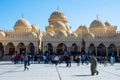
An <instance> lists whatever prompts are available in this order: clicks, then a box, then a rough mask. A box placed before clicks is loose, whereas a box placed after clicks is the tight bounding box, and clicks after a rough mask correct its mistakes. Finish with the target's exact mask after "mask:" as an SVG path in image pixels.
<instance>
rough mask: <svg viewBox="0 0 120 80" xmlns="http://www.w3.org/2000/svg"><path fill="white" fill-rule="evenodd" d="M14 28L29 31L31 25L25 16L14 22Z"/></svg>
mask: <svg viewBox="0 0 120 80" xmlns="http://www.w3.org/2000/svg"><path fill="white" fill-rule="evenodd" d="M14 29H15V30H17V31H30V30H31V29H32V27H31V25H30V23H29V22H28V21H27V20H26V19H25V18H21V19H19V20H18V21H17V22H16V23H15V25H14Z"/></svg>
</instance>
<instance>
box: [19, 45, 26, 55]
mask: <svg viewBox="0 0 120 80" xmlns="http://www.w3.org/2000/svg"><path fill="white" fill-rule="evenodd" d="M17 50H18V52H17V54H23V55H24V54H26V47H25V45H24V44H23V43H19V44H18V46H17Z"/></svg>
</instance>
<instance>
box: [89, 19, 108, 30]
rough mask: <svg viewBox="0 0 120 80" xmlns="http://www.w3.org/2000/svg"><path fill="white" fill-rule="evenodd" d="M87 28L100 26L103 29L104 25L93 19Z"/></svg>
mask: <svg viewBox="0 0 120 80" xmlns="http://www.w3.org/2000/svg"><path fill="white" fill-rule="evenodd" d="M89 28H102V29H105V28H106V27H105V25H104V24H103V23H102V22H101V21H99V20H94V21H93V22H92V23H91V24H90V27H89Z"/></svg>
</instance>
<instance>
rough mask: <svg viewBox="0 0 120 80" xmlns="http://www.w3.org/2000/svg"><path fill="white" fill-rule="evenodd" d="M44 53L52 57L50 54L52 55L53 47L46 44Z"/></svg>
mask: <svg viewBox="0 0 120 80" xmlns="http://www.w3.org/2000/svg"><path fill="white" fill-rule="evenodd" d="M45 53H49V55H52V54H53V46H52V44H51V43H48V44H47V45H46V51H45Z"/></svg>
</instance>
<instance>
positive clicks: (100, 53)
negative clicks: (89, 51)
mask: <svg viewBox="0 0 120 80" xmlns="http://www.w3.org/2000/svg"><path fill="white" fill-rule="evenodd" d="M97 56H106V47H105V45H104V44H100V45H99V46H98V47H97Z"/></svg>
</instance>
